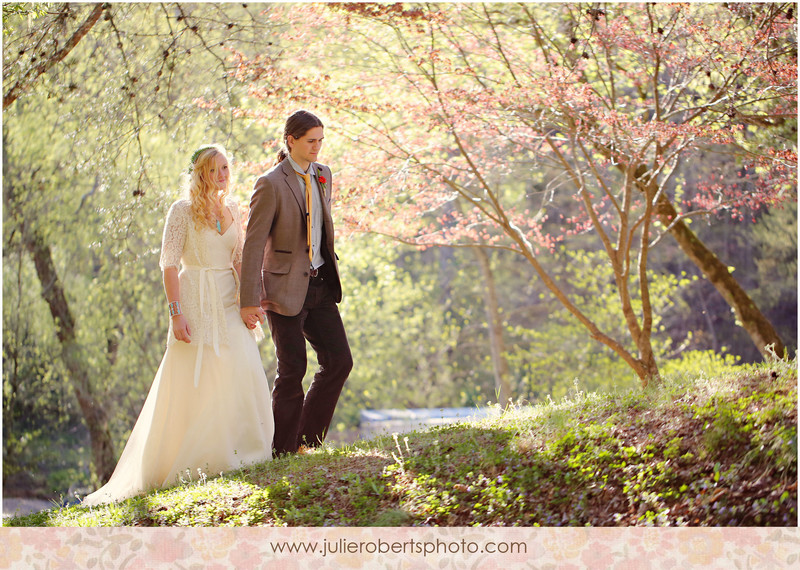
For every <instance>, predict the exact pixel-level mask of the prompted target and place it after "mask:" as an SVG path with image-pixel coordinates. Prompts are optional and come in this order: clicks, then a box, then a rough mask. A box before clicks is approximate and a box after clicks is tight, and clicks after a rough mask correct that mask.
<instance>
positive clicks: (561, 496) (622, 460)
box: [6, 361, 797, 527]
mask: <svg viewBox="0 0 800 570" xmlns="http://www.w3.org/2000/svg"><path fill="white" fill-rule="evenodd" d="M6 524H7V525H10V526H395V527H396V526H425V525H436V526H509V525H522V526H667V525H669V526H675V525H681V526H700V525H701V526H796V525H797V370H796V362H785V361H777V362H771V363H767V364H763V365H759V366H753V367H743V368H741V369H740V370H739V371H737V372H736V373H732V374H730V375H727V376H722V377H716V378H705V377H703V376H702V375H700V376H697V377H694V378H679V379H675V378H673V379H667V380H665V381H664V382H662V383H661V385H659V386H658V387H656V388H652V389H648V390H645V391H640V390H636V391H631V392H626V393H615V394H602V395H601V394H587V393H581V392H576V393H574V394H572V395H571V397H570V398H568V399H564V400H562V401H560V402H550V403H548V404H542V405H537V406H533V407H520V408H517V409H514V410H510V411H508V412H506V413H504V414H502V415H499V416H498V417H496V418H493V419H488V420H482V421H479V422H474V423H462V424H455V425H450V426H444V427H440V428H436V429H432V430H429V431H424V432H412V433H409V434H403V435H394V436H383V437H378V438H376V439H372V440H370V441H362V442H358V443H356V444H353V445H350V446H347V447H342V448H333V447H327V446H326V447H322V448H320V449H318V450H314V451H312V452H310V453H307V454H304V455H295V456H291V457H287V458H283V459H280V460H275V461H272V462H268V463H264V464H261V465H256V466H253V467H250V468H247V469H243V470H241V471H237V472H234V473H229V474H225V475H223V476H221V477H218V478H216V479H206V478H205V477H201V479H200V480H199V481H196V482H190V483H187V484H183V485H180V486H178V487H174V488H171V489H167V490H159V491H154V492H152V493H150V494H147V495H144V496H140V497H137V498H134V499H129V500H127V501H124V502H121V503H119V504H115V505H109V506H103V507H94V508H89V507H81V506H72V507H65V508H61V509H55V510H51V511H44V512H41V513H37V514H34V515H30V516H26V517H18V518H14V519H10V520H9V521H7V522H6Z"/></svg>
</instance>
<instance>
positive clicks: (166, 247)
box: [158, 200, 189, 271]
mask: <svg viewBox="0 0 800 570" xmlns="http://www.w3.org/2000/svg"><path fill="white" fill-rule="evenodd" d="M188 221H189V217H188V216H187V208H186V201H185V200H178V201H177V202H175V203H174V204H172V206H171V207H170V209H169V212H168V213H167V221H166V222H165V223H164V236H163V237H162V238H161V259H160V260H159V262H158V264H159V265H160V266H161V270H162V271H163V270H164V269H165V268H166V267H180V264H181V255H182V254H183V244H184V243H185V242H186V230H187V227H188V226H187V223H188Z"/></svg>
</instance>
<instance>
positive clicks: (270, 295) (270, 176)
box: [240, 160, 342, 317]
mask: <svg viewBox="0 0 800 570" xmlns="http://www.w3.org/2000/svg"><path fill="white" fill-rule="evenodd" d="M312 166H313V169H314V175H315V176H318V175H319V173H321V174H322V176H324V177H325V180H326V183H325V190H324V191H323V194H324V196H323V199H322V204H323V215H322V218H323V232H322V244H323V247H322V255H323V257H324V258H325V265H324V266H323V268H325V269H326V270H325V271H324V274H325V276H326V278H327V279H330V281H331V285H332V286H333V289H334V292H335V297H336V302H337V303H338V302H340V301H341V300H342V285H341V281H340V279H339V266H338V262H337V257H336V253H335V252H334V249H333V237H334V236H333V218H332V217H331V189H332V188H333V177H332V175H331V169H330V168H328V167H327V166H325V165H322V164H317V163H314V164H313V165H312ZM317 183H318V184H319V179H317ZM309 270H310V264H309V261H308V245H307V244H306V201H305V189H303V188H301V187H300V183H299V182H298V180H297V175H296V174H295V172H294V169H293V168H292V166H291V164H289V161H288V160H283V161H281V162H279V163H278V164H276V165H275V166H274V167H272V169H271V170H269V171H268V172H267V173H266V174H264V175H262V176H261V177H259V179H258V180H256V184H255V187H254V190H253V196H252V198H251V199H250V217H249V218H248V220H247V233H246V235H245V240H244V249H243V251H242V282H241V290H240V305H241V306H242V307H257V306H259V305H260V306H261V307H262V308H264V309H265V310H269V311H274V312H276V313H279V314H281V315H286V316H289V317H291V316H294V315H296V314H298V313H299V312H300V309H302V308H303V302H304V301H305V298H306V293H307V292H308V280H309Z"/></svg>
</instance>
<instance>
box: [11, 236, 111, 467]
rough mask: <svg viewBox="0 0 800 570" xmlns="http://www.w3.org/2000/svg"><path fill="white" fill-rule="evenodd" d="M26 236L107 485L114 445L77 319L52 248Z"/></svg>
mask: <svg viewBox="0 0 800 570" xmlns="http://www.w3.org/2000/svg"><path fill="white" fill-rule="evenodd" d="M23 236H24V241H25V246H26V248H27V249H28V251H29V252H30V253H31V256H32V257H33V262H34V265H35V266H36V274H37V275H38V277H39V281H40V283H41V285H42V298H43V299H44V300H45V301H47V305H48V307H49V308H50V314H51V315H52V317H53V321H54V322H55V325H56V334H57V335H58V340H59V342H60V344H61V358H62V360H63V362H64V365H65V366H66V368H67V372H68V374H69V380H70V383H71V384H72V389H73V391H74V392H75V397H76V398H77V399H78V404H79V405H80V407H81V411H82V412H83V417H84V420H85V421H86V425H87V427H88V428H89V436H90V438H91V443H92V461H93V463H94V472H95V474H96V475H97V478H98V479H99V480H100V482H101V483H105V482H106V481H108V479H109V478H110V477H111V474H112V473H113V471H114V466H115V459H114V444H113V442H112V440H111V432H110V431H109V429H108V416H107V414H106V412H105V410H104V409H103V408H102V407H101V406H100V404H99V403H98V402H97V401H96V400H95V397H94V393H93V392H94V390H93V388H92V383H91V380H90V378H91V374H90V370H88V368H87V366H86V362H85V360H84V358H83V357H82V355H81V347H80V345H79V343H78V341H77V340H76V334H75V320H74V318H73V317H72V313H71V311H70V309H69V304H68V303H67V298H66V295H65V294H64V289H63V287H62V285H61V282H60V280H59V279H58V273H57V272H56V268H55V264H54V263H53V258H52V255H51V252H50V246H49V245H47V244H46V243H45V242H44V239H43V238H42V236H41V235H40V234H39V233H38V232H37V231H36V230H35V229H33V230H31V229H30V228H26V229H25V230H24V231H23Z"/></svg>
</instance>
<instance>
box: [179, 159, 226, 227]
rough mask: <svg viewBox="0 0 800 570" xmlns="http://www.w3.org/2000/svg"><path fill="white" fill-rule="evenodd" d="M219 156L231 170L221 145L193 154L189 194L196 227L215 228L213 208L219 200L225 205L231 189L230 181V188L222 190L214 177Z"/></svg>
mask: <svg viewBox="0 0 800 570" xmlns="http://www.w3.org/2000/svg"><path fill="white" fill-rule="evenodd" d="M217 155H222V156H224V157H225V160H227V161H228V169H229V170H230V159H229V158H228V153H227V152H226V151H225V148H224V147H223V146H222V145H219V144H209V145H203V146H201V147H200V148H198V149H197V150H196V151H194V153H193V154H192V158H191V160H190V164H189V179H188V184H187V189H186V190H187V194H188V195H189V200H190V201H191V204H192V207H191V211H192V219H193V220H194V223H195V227H197V226H199V225H202V224H208V225H210V226H213V225H214V223H215V221H216V219H215V218H214V215H213V214H212V210H213V208H212V206H213V204H214V202H215V201H216V200H215V198H216V197H217V196H219V199H220V200H221V201H222V204H223V205H224V200H225V196H227V195H228V190H229V188H230V181H229V182H228V186H226V187H225V188H221V187H220V186H219V184H217V181H216V176H212V174H211V168H212V167H213V166H215V164H216V163H215V159H216V158H217Z"/></svg>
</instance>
